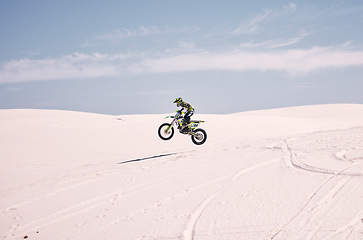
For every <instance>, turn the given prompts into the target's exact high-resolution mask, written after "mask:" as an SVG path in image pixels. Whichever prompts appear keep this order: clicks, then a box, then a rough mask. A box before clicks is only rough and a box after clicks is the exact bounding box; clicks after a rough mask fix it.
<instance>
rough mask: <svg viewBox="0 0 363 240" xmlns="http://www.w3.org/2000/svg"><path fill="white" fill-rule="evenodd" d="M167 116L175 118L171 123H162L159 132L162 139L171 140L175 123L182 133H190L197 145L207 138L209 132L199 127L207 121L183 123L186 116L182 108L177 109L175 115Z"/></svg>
mask: <svg viewBox="0 0 363 240" xmlns="http://www.w3.org/2000/svg"><path fill="white" fill-rule="evenodd" d="M166 118H172V119H173V120H172V121H171V123H163V124H161V125H160V127H159V130H158V133H159V137H160V138H161V139H163V140H170V139H171V138H172V137H173V136H174V127H173V125H175V126H176V128H177V129H178V130H179V132H180V133H182V134H187V135H190V136H191V138H192V141H193V143H194V144H196V145H202V144H203V143H205V141H206V140H207V133H206V132H205V131H204V130H203V129H201V128H197V127H198V126H199V124H200V123H202V122H205V121H199V120H191V121H190V123H189V124H183V121H184V118H183V113H182V111H181V110H178V111H176V114H175V116H167V117H166ZM188 126H190V128H189V127H188Z"/></svg>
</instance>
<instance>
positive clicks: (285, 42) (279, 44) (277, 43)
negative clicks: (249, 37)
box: [240, 30, 310, 48]
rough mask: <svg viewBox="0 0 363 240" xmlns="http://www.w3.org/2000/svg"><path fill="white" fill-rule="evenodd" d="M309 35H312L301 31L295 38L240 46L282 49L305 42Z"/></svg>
mask: <svg viewBox="0 0 363 240" xmlns="http://www.w3.org/2000/svg"><path fill="white" fill-rule="evenodd" d="M309 35H310V33H309V32H307V31H305V30H301V31H300V32H298V34H297V35H296V36H295V37H293V38H286V39H283V38H278V39H272V40H267V41H264V42H253V41H250V42H247V43H242V44H240V47H242V48H280V47H286V46H290V45H294V44H297V43H299V42H301V41H302V40H304V39H305V38H306V37H307V36H309Z"/></svg>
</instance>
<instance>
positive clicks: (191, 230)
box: [183, 158, 281, 240]
mask: <svg viewBox="0 0 363 240" xmlns="http://www.w3.org/2000/svg"><path fill="white" fill-rule="evenodd" d="M279 161H281V159H280V158H274V159H272V160H269V161H265V162H262V163H259V164H256V165H253V166H251V167H248V168H244V169H242V170H240V171H239V172H237V173H236V174H235V175H234V176H233V177H232V178H231V179H230V180H229V182H228V183H226V184H225V185H224V186H223V187H221V189H220V190H219V191H217V192H215V193H213V194H212V195H210V196H209V197H207V198H206V199H205V200H204V201H203V202H201V203H200V204H199V205H198V207H197V208H196V209H195V210H194V212H193V213H192V214H191V215H190V218H189V222H188V223H187V225H186V228H185V229H184V231H183V239H184V240H193V239H194V235H195V226H196V224H197V222H198V220H199V218H200V217H201V216H202V214H203V212H204V210H205V209H206V208H207V206H208V205H209V204H210V203H211V202H212V201H213V200H214V199H215V198H216V197H217V196H218V195H219V194H220V193H221V192H223V191H224V190H225V189H226V188H227V187H228V186H229V184H231V183H232V182H234V181H236V180H237V179H238V178H239V177H241V176H242V175H244V174H246V173H249V172H252V171H254V170H256V169H259V168H262V167H266V166H269V165H271V164H273V163H276V162H279Z"/></svg>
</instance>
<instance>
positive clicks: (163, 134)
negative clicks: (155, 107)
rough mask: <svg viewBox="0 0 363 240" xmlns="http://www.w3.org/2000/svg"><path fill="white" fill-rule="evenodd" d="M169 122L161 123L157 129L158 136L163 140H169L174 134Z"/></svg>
mask: <svg viewBox="0 0 363 240" xmlns="http://www.w3.org/2000/svg"><path fill="white" fill-rule="evenodd" d="M169 126H170V124H169V123H163V124H161V125H160V127H159V130H158V134H159V137H160V138H161V139H163V140H170V139H171V138H172V137H173V136H174V128H173V127H172V126H170V128H169ZM168 128H169V131H167V129H168Z"/></svg>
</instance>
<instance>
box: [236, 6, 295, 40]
mask: <svg viewBox="0 0 363 240" xmlns="http://www.w3.org/2000/svg"><path fill="white" fill-rule="evenodd" d="M296 8H297V6H296V4H294V3H290V4H288V5H283V6H282V7H281V8H279V9H265V10H263V12H262V13H259V14H257V15H256V16H255V17H254V18H253V19H251V20H249V21H248V22H246V23H243V24H241V25H240V26H238V27H237V28H235V29H234V30H232V32H231V33H232V34H236V35H241V34H254V33H256V32H258V30H259V28H260V24H262V23H263V22H265V21H267V20H268V19H274V18H278V17H280V16H285V15H288V14H292V13H293V12H295V11H296Z"/></svg>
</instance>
